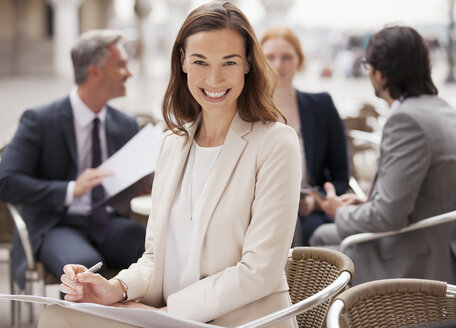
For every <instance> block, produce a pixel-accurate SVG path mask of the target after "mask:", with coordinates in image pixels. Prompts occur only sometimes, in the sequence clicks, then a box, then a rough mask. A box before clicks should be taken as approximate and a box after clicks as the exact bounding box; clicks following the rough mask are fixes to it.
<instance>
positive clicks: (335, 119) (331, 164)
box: [325, 94, 349, 195]
mask: <svg viewBox="0 0 456 328" xmlns="http://www.w3.org/2000/svg"><path fill="white" fill-rule="evenodd" d="M326 95H327V97H325V98H326V106H325V107H326V109H327V115H328V117H327V120H328V124H329V128H328V130H329V131H327V132H328V134H329V139H328V141H329V143H328V169H329V175H330V181H331V182H332V183H333V184H334V186H335V188H336V193H337V194H338V195H340V194H343V193H345V192H346V191H347V189H348V179H349V168H348V154H347V139H346V136H345V128H344V124H343V122H342V120H341V118H340V116H339V113H338V112H337V109H336V107H335V106H334V103H333V101H332V99H331V96H330V95H329V94H326Z"/></svg>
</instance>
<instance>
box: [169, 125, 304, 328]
mask: <svg viewBox="0 0 456 328" xmlns="http://www.w3.org/2000/svg"><path fill="white" fill-rule="evenodd" d="M252 165H256V168H257V171H256V184H255V188H254V200H253V202H252V204H251V219H250V224H249V226H248V228H247V231H246V233H245V236H244V241H243V247H242V251H241V258H240V260H239V261H238V262H237V263H236V264H235V265H233V266H230V267H227V268H225V269H224V270H222V271H220V272H218V273H215V274H213V275H210V276H208V277H206V278H204V279H201V280H199V281H197V282H196V283H194V284H192V285H190V286H188V287H187V288H184V289H183V290H181V291H179V292H177V293H175V294H172V295H170V296H169V297H168V300H167V306H168V312H169V313H170V314H174V315H178V316H180V317H184V318H189V319H192V320H197V321H200V322H207V321H210V320H213V319H214V318H218V317H220V316H222V315H224V314H227V313H229V312H231V311H233V310H235V309H237V308H240V307H242V306H244V305H246V304H248V303H251V302H253V301H256V300H259V299H261V298H263V297H265V296H267V295H270V294H272V293H273V292H276V291H277V290H278V287H279V285H280V283H281V282H283V279H284V276H283V275H284V271H283V270H284V267H285V262H286V259H287V256H288V251H289V249H290V245H291V240H292V238H293V232H294V228H295V224H296V218H297V211H298V203H299V190H300V181H301V177H300V176H301V166H300V155H299V142H298V138H297V135H296V133H295V132H294V131H293V130H292V129H291V128H289V127H285V126H283V125H279V124H276V125H275V126H274V127H273V128H271V129H269V130H268V131H267V132H266V133H265V134H264V135H263V137H262V140H261V142H260V146H259V150H258V153H257V158H256V163H252ZM239 188H243V186H239ZM233 205H235V204H233ZM226 247H230V246H229V245H227V246H226Z"/></svg>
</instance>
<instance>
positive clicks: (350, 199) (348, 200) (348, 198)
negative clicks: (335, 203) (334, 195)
mask: <svg viewBox="0 0 456 328" xmlns="http://www.w3.org/2000/svg"><path fill="white" fill-rule="evenodd" d="M339 198H340V200H341V201H342V203H343V204H344V205H359V204H362V203H365V202H366V199H365V198H361V197H358V196H356V195H355V194H343V195H341V196H340V197H339Z"/></svg>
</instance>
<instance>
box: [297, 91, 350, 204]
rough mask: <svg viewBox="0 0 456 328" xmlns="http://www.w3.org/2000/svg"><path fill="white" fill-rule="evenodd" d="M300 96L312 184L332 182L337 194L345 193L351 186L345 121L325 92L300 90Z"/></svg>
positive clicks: (299, 101) (302, 127) (305, 147)
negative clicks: (349, 185) (343, 121)
mask: <svg viewBox="0 0 456 328" xmlns="http://www.w3.org/2000/svg"><path fill="white" fill-rule="evenodd" d="M297 95H298V107H299V116H300V119H301V133H302V137H303V140H304V150H305V154H306V164H307V174H308V179H309V183H310V185H312V186H319V187H321V188H323V184H324V183H325V182H326V181H330V182H332V183H333V184H334V186H335V187H336V192H337V194H338V195H339V194H342V193H344V192H345V191H346V190H347V189H348V179H349V169H348V156H347V142H346V138H345V130H344V125H343V123H342V120H341V119H340V117H339V114H338V113H337V110H336V107H335V106H334V103H333V101H332V99H331V97H330V96H329V94H327V93H326V92H325V93H307V92H301V91H298V92H297Z"/></svg>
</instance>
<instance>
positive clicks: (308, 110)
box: [297, 91, 317, 185]
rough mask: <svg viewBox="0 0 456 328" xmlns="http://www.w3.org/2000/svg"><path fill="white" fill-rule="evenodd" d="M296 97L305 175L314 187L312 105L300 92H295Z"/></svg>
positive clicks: (314, 126) (314, 127) (314, 125)
mask: <svg viewBox="0 0 456 328" xmlns="http://www.w3.org/2000/svg"><path fill="white" fill-rule="evenodd" d="M297 95H298V108H299V118H300V120H301V133H302V139H303V142H304V154H305V156H304V157H305V161H306V165H307V175H308V179H309V183H310V184H311V185H314V183H315V181H313V180H314V179H315V178H314V177H315V172H314V158H315V149H314V145H315V142H314V139H315V135H314V133H315V129H316V128H317V127H316V124H315V122H314V116H313V115H312V111H313V108H312V105H311V103H310V102H309V100H308V99H307V97H306V96H305V94H304V93H302V92H299V91H298V92H297Z"/></svg>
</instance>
